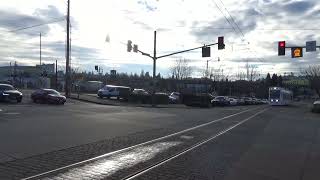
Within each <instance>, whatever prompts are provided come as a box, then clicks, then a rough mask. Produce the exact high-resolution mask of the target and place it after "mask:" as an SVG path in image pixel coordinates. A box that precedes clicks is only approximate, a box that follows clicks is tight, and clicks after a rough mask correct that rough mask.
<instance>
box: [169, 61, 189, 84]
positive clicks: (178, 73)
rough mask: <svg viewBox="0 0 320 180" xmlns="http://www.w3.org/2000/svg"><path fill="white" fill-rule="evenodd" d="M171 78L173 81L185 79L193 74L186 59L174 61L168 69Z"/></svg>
mask: <svg viewBox="0 0 320 180" xmlns="http://www.w3.org/2000/svg"><path fill="white" fill-rule="evenodd" d="M170 70H171V74H172V77H174V78H175V79H186V78H188V77H190V76H191V74H192V73H193V68H192V67H191V66H190V65H189V62H188V60H187V59H182V58H180V59H176V60H175V62H174V64H173V66H172V67H171V68H170Z"/></svg>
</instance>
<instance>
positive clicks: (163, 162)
mask: <svg viewBox="0 0 320 180" xmlns="http://www.w3.org/2000/svg"><path fill="white" fill-rule="evenodd" d="M268 109H269V108H268ZM268 109H264V110H262V111H259V112H257V113H255V114H254V115H252V116H250V117H248V118H246V119H244V120H242V121H240V122H239V123H237V124H235V125H233V126H231V127H229V128H227V129H225V130H223V131H221V132H220V133H218V134H216V135H214V136H212V137H210V138H209V139H206V140H204V141H202V142H199V143H198V144H195V145H193V146H191V147H190V148H188V149H186V150H184V151H183V152H181V153H178V154H176V155H174V156H172V157H170V158H168V159H166V160H163V161H162V162H160V163H157V164H156V165H153V166H151V167H149V168H147V169H145V170H143V171H140V172H139V173H137V174H135V175H133V176H130V177H128V178H124V180H132V179H134V178H137V177H138V176H140V175H142V174H144V173H146V172H148V171H150V170H152V169H154V168H157V167H159V166H161V165H163V164H165V163H167V162H169V161H171V160H173V159H175V158H177V157H179V156H181V155H183V154H185V153H187V152H189V151H192V150H194V149H196V148H198V147H199V146H201V145H203V144H206V143H208V142H209V141H212V140H213V139H216V138H217V137H219V136H221V135H223V134H225V133H226V132H228V131H230V130H232V129H234V128H236V127H238V126H240V125H241V124H243V123H245V122H247V121H249V120H250V119H252V118H254V117H256V116H257V115H259V114H261V113H263V112H265V111H267V110H268Z"/></svg>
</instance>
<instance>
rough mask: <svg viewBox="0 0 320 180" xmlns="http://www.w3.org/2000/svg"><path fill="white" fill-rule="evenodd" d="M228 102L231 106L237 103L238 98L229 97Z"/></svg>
mask: <svg viewBox="0 0 320 180" xmlns="http://www.w3.org/2000/svg"><path fill="white" fill-rule="evenodd" d="M229 104H230V105H232V106H236V105H238V100H237V99H236V98H229Z"/></svg>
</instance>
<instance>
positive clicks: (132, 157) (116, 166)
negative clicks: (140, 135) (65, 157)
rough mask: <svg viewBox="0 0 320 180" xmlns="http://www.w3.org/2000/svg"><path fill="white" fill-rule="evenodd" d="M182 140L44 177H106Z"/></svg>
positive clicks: (154, 145) (129, 152) (150, 146)
mask: <svg viewBox="0 0 320 180" xmlns="http://www.w3.org/2000/svg"><path fill="white" fill-rule="evenodd" d="M181 143H182V142H161V143H155V144H152V145H148V146H143V147H139V148H135V149H132V150H129V151H126V152H123V153H119V154H115V155H113V156H111V157H105V158H103V159H100V160H96V161H94V162H91V163H87V164H85V165H82V166H80V167H75V168H71V169H69V170H67V171H66V172H63V173H59V174H58V175H56V176H51V177H48V178H43V179H61V178H63V179H105V178H106V177H108V176H110V175H112V174H113V173H115V172H117V171H118V170H121V169H124V168H130V167H132V166H134V165H136V164H138V163H141V162H145V161H147V160H150V159H152V158H154V157H155V156H156V155H157V154H159V153H161V152H163V151H165V150H167V149H169V148H171V147H173V146H177V145H179V144H181Z"/></svg>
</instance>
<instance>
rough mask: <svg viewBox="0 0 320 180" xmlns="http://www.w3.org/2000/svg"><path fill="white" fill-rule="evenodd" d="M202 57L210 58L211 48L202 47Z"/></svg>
mask: <svg viewBox="0 0 320 180" xmlns="http://www.w3.org/2000/svg"><path fill="white" fill-rule="evenodd" d="M202 57H210V47H206V46H203V47H202Z"/></svg>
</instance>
